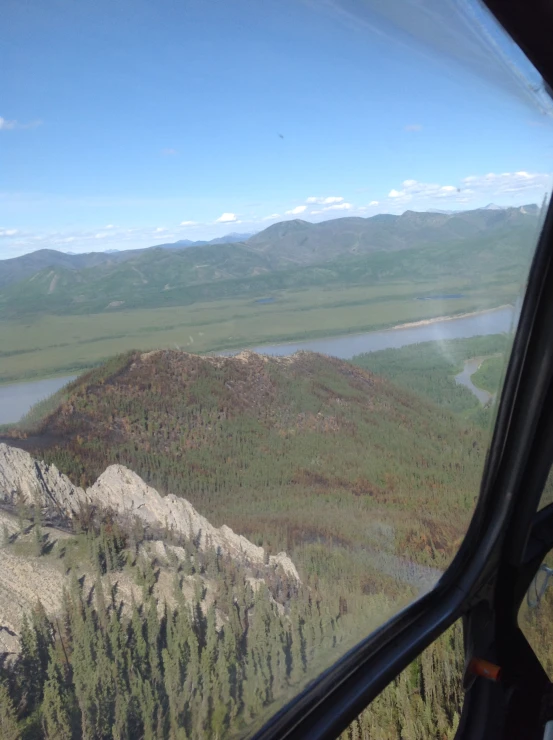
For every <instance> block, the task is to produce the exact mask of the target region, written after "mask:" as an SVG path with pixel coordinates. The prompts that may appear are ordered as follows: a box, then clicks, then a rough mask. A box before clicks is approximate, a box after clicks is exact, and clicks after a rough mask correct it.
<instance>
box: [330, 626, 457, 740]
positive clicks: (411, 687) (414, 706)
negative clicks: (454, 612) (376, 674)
mask: <svg viewBox="0 0 553 740" xmlns="http://www.w3.org/2000/svg"><path fill="white" fill-rule="evenodd" d="M464 659H465V656H464V650H463V626H462V622H460V621H459V622H456V623H455V624H454V625H453V627H450V628H449V629H448V630H447V632H445V633H444V634H443V635H441V636H440V637H439V638H438V639H437V640H436V642H434V643H432V645H430V646H429V647H428V648H426V650H424V651H423V652H422V653H421V654H420V655H419V657H418V658H417V659H416V660H415V661H413V663H411V665H410V666H409V667H408V668H406V669H405V670H404V671H403V672H402V673H400V674H399V676H398V677H397V678H396V679H394V681H392V683H391V684H389V685H388V686H387V687H386V688H385V689H384V691H383V692H382V693H381V694H380V695H379V696H378V697H377V698H376V699H375V700H374V701H373V702H372V703H371V705H370V706H369V707H367V709H365V710H364V711H363V712H362V713H361V714H360V715H359V717H358V718H357V719H356V720H355V721H354V722H352V724H351V725H350V727H348V729H347V730H346V731H345V732H344V733H342V735H341V736H340V740H370V738H373V737H378V738H382V740H396V738H403V737H408V738H413V740H442V739H443V738H447V739H448V740H449V739H450V738H451V740H452V739H453V738H454V737H455V733H456V732H457V728H458V726H459V721H460V719H461V712H462V709H463V694H464V692H463V673H464V667H465V666H464Z"/></svg>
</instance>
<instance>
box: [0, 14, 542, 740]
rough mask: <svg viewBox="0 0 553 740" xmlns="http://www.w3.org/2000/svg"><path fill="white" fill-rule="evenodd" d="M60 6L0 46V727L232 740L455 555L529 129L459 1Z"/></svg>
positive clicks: (520, 201) (513, 78)
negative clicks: (0, 54) (4, 216)
mask: <svg viewBox="0 0 553 740" xmlns="http://www.w3.org/2000/svg"><path fill="white" fill-rule="evenodd" d="M73 5H74V7H72V8H71V12H65V8H62V7H61V5H60V6H59V7H58V6H56V7H54V8H48V11H46V10H45V9H44V7H43V6H44V3H41V2H40V1H39V0H28V2H26V3H24V4H21V3H15V2H11V1H10V2H8V8H9V10H8V11H6V13H4V15H3V18H2V24H1V26H0V43H1V44H2V48H3V49H4V48H5V49H7V51H6V59H8V60H11V63H12V64H13V65H14V66H15V67H16V71H15V73H13V72H12V73H10V72H9V71H7V70H8V68H9V66H10V63H6V64H3V65H0V83H1V86H2V90H3V95H2V105H3V106H5V110H4V109H2V110H0V114H1V115H2V117H1V118H0V140H1V141H0V146H1V147H2V157H3V167H2V169H1V171H0V202H1V204H2V205H3V206H5V209H4V210H3V213H4V212H5V213H10V214H13V219H14V221H13V223H11V222H10V223H7V222H6V223H4V222H2V223H1V224H0V259H1V260H2V261H1V262H0V424H1V425H2V427H1V430H0V499H1V507H0V526H1V528H2V540H1V547H0V557H1V562H2V566H3V567H1V568H0V627H2V628H3V627H4V626H5V629H0V652H1V653H3V654H6V655H7V656H8V657H9V659H7V660H5V661H3V662H2V663H1V668H0V674H1V675H0V711H2V712H3V714H2V717H4V716H5V717H7V718H8V719H6V721H9V722H10V723H11V724H12V725H13V727H12V729H13V728H15V729H13V733H16V735H15V736H17V732H20V731H22V730H24V733H25V734H26V736H29V737H30V736H33V737H37V738H52V737H56V738H57V737H59V738H68V737H70V736H74V737H85V738H95V739H96V738H101V739H102V740H103V739H104V738H106V737H109V738H113V737H117V738H121V739H122V738H127V737H148V738H183V737H187V738H189V739H191V738H203V737H213V738H222V737H225V736H230V737H234V736H239V735H244V734H247V733H251V732H253V731H254V730H255V729H256V728H258V727H259V726H260V725H261V724H262V722H263V721H264V720H265V719H267V718H268V717H269V716H270V715H271V714H272V713H273V712H274V711H276V710H277V709H278V708H279V707H281V706H283V705H284V704H285V703H286V702H287V701H289V700H290V699H291V698H293V697H294V696H295V695H296V694H297V693H298V691H300V690H301V689H302V688H303V687H305V686H306V685H307V684H308V683H309V682H311V681H312V680H313V679H314V678H315V677H316V676H317V675H318V674H319V673H320V672H321V671H322V670H324V669H325V668H327V667H328V666H329V665H331V664H332V663H333V662H335V661H336V660H338V659H339V658H340V657H341V656H342V655H343V654H344V653H345V652H346V651H347V650H348V649H349V648H351V647H352V646H354V645H355V643H356V642H357V641H359V640H360V639H362V638H363V637H366V636H367V634H369V633H370V632H371V631H372V630H374V629H375V628H377V627H378V626H380V625H382V623H383V622H385V621H386V620H387V619H388V618H390V617H391V616H393V615H394V614H395V613H397V611H398V610H399V609H401V608H403V607H405V606H406V605H407V604H409V603H411V602H412V601H413V600H414V599H416V598H418V597H419V596H420V595H421V594H424V593H426V592H428V590H429V589H431V588H432V587H433V586H434V584H435V583H436V582H437V580H438V579H439V578H440V577H441V575H442V573H443V572H444V570H445V569H446V568H447V567H448V564H449V563H450V562H451V560H452V558H453V557H454V556H455V554H456V552H457V551H458V549H459V547H460V545H461V543H462V541H463V537H464V535H465V532H466V530H467V527H468V524H469V522H470V518H471V515H472V512H473V510H474V505H475V501H476V498H477V496H478V491H479V486H480V479H481V473H482V468H483V464H484V460H485V456H486V451H487V448H488V445H489V440H490V435H491V429H492V424H493V420H494V414H495V408H496V404H497V400H498V397H499V395H500V393H501V386H502V383H503V376H504V372H505V366H506V363H507V358H508V356H509V353H510V348H511V343H512V338H513V332H514V329H515V327H516V325H517V321H518V315H519V312H520V302H521V297H522V295H523V292H524V285H525V282H526V279H527V273H528V266H529V264H530V261H531V259H532V255H533V252H534V249H535V246H536V242H537V238H538V235H539V231H540V227H541V223H542V220H543V215H544V211H545V208H546V206H547V201H548V197H549V193H550V178H549V175H548V174H547V173H546V172H545V171H544V168H543V166H542V162H543V151H544V149H545V148H546V147H547V146H549V139H548V136H549V135H550V131H549V128H548V127H549V120H550V112H551V111H550V109H551V105H550V103H549V101H548V98H547V96H546V95H545V94H544V92H543V89H542V85H541V80H540V79H539V76H538V75H537V74H536V72H535V70H533V69H532V68H531V67H530V66H529V65H528V62H527V61H525V59H524V58H523V57H522V56H521V55H520V54H519V52H518V51H517V50H516V49H514V48H513V46H512V44H511V43H510V42H509V41H508V40H507V39H506V38H505V37H504V35H503V34H502V32H501V31H500V29H499V28H498V27H497V25H496V24H495V23H493V22H492V21H491V20H490V18H489V16H488V15H487V14H486V13H485V12H484V11H483V9H482V8H481V7H480V6H479V5H477V4H471V3H464V4H463V5H462V6H460V5H459V4H455V3H443V2H436V3H432V2H427V3H424V4H421V3H418V2H408V1H406V2H404V3H400V4H397V3H393V4H388V5H389V6H390V7H384V5H385V4H382V3H377V2H365V3H349V2H347V1H346V0H336V1H335V2H331V3H330V2H329V3H312V2H297V0H279V2H276V1H273V0H267V2H264V3H252V2H247V1H245V0H235V1H233V2H227V3H219V4H218V5H217V8H215V7H213V8H211V7H210V8H209V10H208V9H207V7H206V6H205V4H204V3H201V2H197V1H196V0H190V2H186V3H180V4H179V3H176V4H175V3H168V2H166V0H160V1H159V2H158V3H148V2H144V1H143V0H136V2H133V3H132V4H129V7H128V8H127V2H126V0H121V2H119V3H115V4H113V3H108V2H107V0H98V2H96V3H93V4H91V3H88V4H87V3H81V4H73ZM131 5H132V8H131ZM20 6H21V7H20ZM433 6H434V7H433ZM131 11H132V12H131ZM4 154H5V157H4ZM252 348H253V350H254V351H252ZM13 593H16V594H17V598H11V597H10V594H13ZM448 639H449V638H448ZM455 639H457V638H455ZM440 645H442V643H438V645H437V646H436V648H435V650H438V651H439V650H442V648H441V647H439V646H440ZM442 647H443V646H442ZM448 649H449V648H448ZM443 650H444V651H445V652H446V653H447V650H446V648H445V647H444V648H443ZM440 655H441V653H440ZM444 655H445V654H444ZM442 657H444V656H442ZM446 658H447V656H445V657H444V660H446V663H447V665H450V663H451V662H453V663H454V662H455V661H454V660H453V659H451V661H449V663H448V662H447V661H448V660H449V658H447V659H446ZM426 660H427V659H426V658H423V659H421V662H420V663H419V664H417V666H415V667H414V668H412V670H411V672H410V673H407V674H406V675H404V677H403V678H402V679H401V681H402V682H403V683H401V687H403V688H402V689H401V692H403V693H401V692H400V696H401V697H402V699H401V701H402V702H403V700H404V699H405V696H406V693H405V692H406V691H407V688H406V685H407V687H409V686H411V685H412V686H413V687H418V686H419V685H420V682H421V680H422V681H423V683H424V684H425V685H426V683H427V681H431V682H434V684H436V686H438V685H440V686H442V688H441V689H440V690H439V691H441V692H442V693H439V696H438V694H436V697H437V698H436V701H435V702H434V699H432V701H430V703H429V701H428V700H427V697H424V696H422V695H421V696H420V701H419V700H418V699H417V700H413V701H414V704H413V707H415V708H413V709H412V714H410V715H409V716H410V717H412V719H409V722H411V721H412V722H413V723H415V724H416V723H417V722H419V719H420V717H419V715H421V714H424V713H425V712H428V711H431V712H434V711H435V712H436V713H440V712H442V711H443V716H442V715H440V717H442V719H443V721H442V719H440V722H439V726H440V727H441V728H442V729H443V733H442V734H444V733H445V734H447V733H450V732H452V731H453V728H454V726H455V722H456V721H457V720H456V719H455V718H456V716H457V715H458V711H459V710H458V708H459V696H458V685H457V683H455V681H453V680H452V682H451V683H447V681H446V682H445V683H444V682H443V681H442V678H443V677H442V675H441V674H440V672H439V671H440V670H441V669H436V670H434V668H432V669H431V668H430V667H429V665H428V664H427V663H426V662H425V661H426ZM432 660H434V658H433V659H432ZM455 660H456V659H455ZM433 671H434V672H433ZM436 671H437V672H436ZM406 676H407V677H406ZM421 676H422V679H421ZM448 680H449V679H448ZM434 684H433V685H434ZM404 689H405V691H404ZM436 691H438V689H437V688H436ZM433 696H434V694H433ZM389 698H390V695H388V699H389ZM388 699H386V701H388ZM383 701H384V700H383ZM390 701H391V700H390ZM394 701H395V700H394ZM430 704H431V705H432V706H431V708H430V709H429V707H430ZM415 705H416V706H415ZM383 706H384V709H383V710H382V711H383V712H384V713H385V712H386V711H387V708H386V707H387V705H383ZM402 706H403V705H401V706H400V704H396V705H394V707H395V708H393V712H395V713H401V712H403V709H402V708H401V707H402ZM2 707H3V708H2ZM390 711H392V709H391V710H390ZM409 711H411V710H409ZM425 716H426V715H425ZM405 717H407V714H405ZM406 721H407V720H406ZM421 721H422V720H421ZM405 732H406V733H407V732H408V731H407V729H406V730H405Z"/></svg>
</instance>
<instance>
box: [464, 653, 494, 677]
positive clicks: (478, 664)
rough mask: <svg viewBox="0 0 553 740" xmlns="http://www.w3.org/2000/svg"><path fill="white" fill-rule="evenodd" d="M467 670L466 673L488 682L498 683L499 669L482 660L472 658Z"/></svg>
mask: <svg viewBox="0 0 553 740" xmlns="http://www.w3.org/2000/svg"><path fill="white" fill-rule="evenodd" d="M467 670H468V673H473V674H474V675H475V676H482V678H488V679H489V680H490V681H499V678H500V676H501V668H500V667H499V666H498V665H495V663H490V662H489V661H488V660H483V659H482V658H472V660H471V661H470V663H469V665H468V669H467Z"/></svg>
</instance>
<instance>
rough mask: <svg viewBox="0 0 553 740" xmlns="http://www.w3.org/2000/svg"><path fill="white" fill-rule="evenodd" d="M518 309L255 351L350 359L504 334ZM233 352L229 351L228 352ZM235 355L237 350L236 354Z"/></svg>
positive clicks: (507, 308) (312, 340)
mask: <svg viewBox="0 0 553 740" xmlns="http://www.w3.org/2000/svg"><path fill="white" fill-rule="evenodd" d="M514 317H515V309H513V308H512V307H511V306H504V307H502V308H495V309H493V310H491V311H484V312H482V313H475V314H471V315H467V316H460V317H459V318H452V319H441V320H437V321H434V320H431V321H427V322H422V321H421V322H418V323H416V324H410V325H409V324H407V325H404V326H399V327H397V328H395V329H384V330H383V331H371V332H367V333H365V334H348V335H346V336H341V337H329V338H326V339H307V340H305V341H304V342H292V343H287V344H263V345H260V346H258V347H252V348H251V349H253V351H254V352H261V353H262V354H265V355H276V356H278V355H290V354H293V353H294V352H297V351H298V350H300V349H306V350H311V351H312V352H321V353H322V354H325V355H332V356H333V357H339V358H340V359H341V360H351V358H352V357H355V355H360V354H362V353H363V352H376V351H378V350H380V349H390V348H394V349H398V348H399V347H405V346H406V345H408V344H418V343H419V342H435V341H440V340H444V339H466V338H468V337H477V336H483V335H486V334H503V333H504V332H509V331H512V329H513V320H514ZM229 354H230V353H229ZM233 354H234V353H233Z"/></svg>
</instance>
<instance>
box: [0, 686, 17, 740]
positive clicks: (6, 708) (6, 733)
mask: <svg viewBox="0 0 553 740" xmlns="http://www.w3.org/2000/svg"><path fill="white" fill-rule="evenodd" d="M0 737H1V738H2V740H20V738H21V732H20V731H19V727H18V722H17V713H16V711H15V708H14V706H13V702H12V700H11V698H10V692H9V691H8V687H7V686H6V685H5V684H4V683H0Z"/></svg>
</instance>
